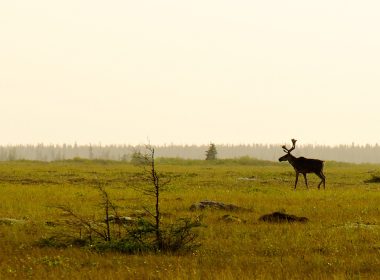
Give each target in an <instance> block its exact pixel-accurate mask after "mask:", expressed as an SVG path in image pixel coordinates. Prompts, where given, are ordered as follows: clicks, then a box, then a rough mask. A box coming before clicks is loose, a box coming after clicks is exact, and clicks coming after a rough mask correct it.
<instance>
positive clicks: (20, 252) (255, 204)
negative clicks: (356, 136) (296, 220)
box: [0, 159, 380, 279]
mask: <svg viewBox="0 0 380 280" xmlns="http://www.w3.org/2000/svg"><path fill="white" fill-rule="evenodd" d="M157 170H158V171H159V172H161V174H163V176H166V177H170V178H171V183H170V185H169V186H168V188H167V190H166V191H165V192H163V193H162V214H163V218H164V219H166V220H168V221H170V220H171V219H174V218H175V216H189V217H190V216H193V215H198V214H202V215H203V223H204V224H205V227H202V228H201V229H200V239H201V240H200V242H201V243H202V246H201V247H200V248H199V249H198V250H197V251H194V252H192V253H190V254H163V255H162V254H153V253H149V254H139V255H127V254H120V253H97V252H94V251H91V250H84V249H80V248H76V247H71V248H66V249H60V248H46V247H44V248H41V247H39V246H37V245H36V241H38V240H39V239H40V238H41V237H44V236H48V235H49V234H50V233H51V232H52V230H54V227H52V226H49V225H48V224H47V223H46V222H48V221H51V222H54V221H56V220H58V219H59V217H60V216H59V215H60V213H59V211H57V210H56V209H55V208H52V207H50V206H52V205H59V204H69V205H71V206H72V207H73V208H74V209H75V210H76V211H78V212H79V213H81V214H83V215H99V217H100V216H101V211H100V210H99V208H98V207H94V205H96V203H97V202H99V201H100V200H99V194H98V191H97V190H96V188H95V186H96V184H97V182H99V181H102V182H103V183H104V185H105V186H106V187H107V190H108V191H109V194H110V196H111V199H112V200H113V201H116V202H117V203H118V204H119V205H120V211H122V212H123V213H125V214H126V215H129V214H132V213H134V212H135V211H136V210H141V209H142V207H143V206H147V205H150V201H149V198H147V197H143V196H141V193H139V192H137V191H136V190H135V188H134V187H135V186H136V185H138V184H142V182H141V181H140V180H139V175H141V172H143V171H142V170H141V167H139V166H134V165H130V164H128V163H120V162H108V161H88V160H85V161H82V160H73V161H61V162H52V163H41V162H27V161H23V162H17V161H16V162H4V163H0V195H1V198H2V200H1V203H0V218H14V219H19V220H22V221H25V222H24V223H21V224H15V225H11V226H10V225H5V224H0V239H1V242H0V279H28V278H32V279H59V278H63V279H356V278H361V277H362V278H368V279H376V278H378V275H380V183H376V182H375V183H366V182H365V181H366V180H368V179H370V178H371V174H377V173H376V172H378V170H380V166H379V165H350V164H339V163H330V162H328V163H327V164H326V167H325V173H326V177H327V181H326V182H327V185H326V190H325V191H323V190H320V191H318V190H317V189H316V186H317V183H318V181H319V180H318V178H317V177H316V176H313V175H309V186H310V189H309V190H307V189H306V187H305V186H304V183H303V181H302V180H300V182H299V185H298V188H297V191H293V190H292V187H293V183H294V179H295V178H294V177H295V176H294V171H293V170H292V168H291V167H290V166H289V165H287V164H277V163H268V162H263V163H262V164H260V162H259V161H255V160H250V159H240V160H223V161H216V162H215V163H210V162H207V163H206V162H205V161H186V160H181V159H158V160H157ZM205 199H208V200H215V201H221V202H225V203H232V204H236V205H238V206H241V207H244V208H246V209H248V211H240V212H239V211H237V212H233V213H232V212H228V211H224V210H204V211H203V212H197V213H193V212H191V211H190V210H189V208H190V206H191V204H193V203H195V202H199V201H201V200H205ZM278 210H281V211H286V212H287V213H290V214H295V215H299V216H306V217H307V218H309V220H310V222H309V223H306V224H266V223H262V222H258V218H259V217H260V216H261V215H263V214H267V213H270V212H273V211H278ZM225 214H232V215H234V216H238V217H239V218H240V219H241V220H242V221H245V223H244V222H241V223H239V222H231V223H226V222H224V221H223V220H222V219H221V217H222V216H223V215H225Z"/></svg>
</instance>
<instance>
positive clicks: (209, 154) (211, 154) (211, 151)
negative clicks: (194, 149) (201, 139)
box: [206, 143, 218, 160]
mask: <svg viewBox="0 0 380 280" xmlns="http://www.w3.org/2000/svg"><path fill="white" fill-rule="evenodd" d="M217 153H218V152H217V151H216V147H215V144H213V143H211V144H210V146H209V148H208V150H207V151H206V160H215V159H216V154H217Z"/></svg>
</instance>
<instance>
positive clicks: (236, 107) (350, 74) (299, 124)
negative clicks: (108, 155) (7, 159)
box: [0, 0, 380, 145]
mask: <svg viewBox="0 0 380 280" xmlns="http://www.w3.org/2000/svg"><path fill="white" fill-rule="evenodd" d="M379 12H380V1H375V0H374V1H370V0H366V1H357V0H355V1H350V0H319V1H311V0H310V1H309V0H297V1H295V0H287V1H283V0H278V1H273V0H272V1H271V0H268V1H262V0H257V1H255V0H237V1H231V0H228V1H223V0H199V1H198V0H192V1H181V0H172V1H169V0H151V1H145V0H138V1H136V0H133V1H129V0H111V1H103V0H102V1H100V0H65V1H58V0H33V1H30V0H12V1H1V2H0V97H1V103H0V131H1V134H0V135H1V137H0V144H26V143H30V144H36V143H40V142H44V143H48V144H49V143H54V144H61V143H74V142H77V143H78V144H88V143H99V142H101V143H103V144H110V143H115V144H123V143H126V144H143V143H146V142H147V139H149V140H150V142H151V143H152V144H164V143H167V144H170V143H175V144H208V143H210V142H215V143H225V144H240V143H288V142H290V138H293V137H294V138H297V139H298V140H299V142H298V143H300V144H306V143H311V144H332V145H335V144H339V143H345V144H346V143H352V142H355V143H358V144H365V143H370V144H375V143H380V130H379V127H380V110H379V108H380V16H379Z"/></svg>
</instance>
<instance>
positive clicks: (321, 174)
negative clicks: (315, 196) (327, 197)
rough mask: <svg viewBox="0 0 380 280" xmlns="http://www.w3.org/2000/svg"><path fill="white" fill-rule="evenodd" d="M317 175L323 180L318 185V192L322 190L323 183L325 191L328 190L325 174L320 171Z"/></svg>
mask: <svg viewBox="0 0 380 280" xmlns="http://www.w3.org/2000/svg"><path fill="white" fill-rule="evenodd" d="M315 174H317V176H318V177H319V178H321V182H320V183H319V184H318V190H319V188H320V186H321V184H322V183H323V189H326V177H325V175H324V174H323V172H322V171H320V172H319V173H315Z"/></svg>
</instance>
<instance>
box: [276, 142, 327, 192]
mask: <svg viewBox="0 0 380 280" xmlns="http://www.w3.org/2000/svg"><path fill="white" fill-rule="evenodd" d="M296 142H297V140H295V139H292V143H293V146H292V147H291V148H290V149H288V148H286V146H285V145H283V146H282V149H283V150H284V152H285V153H286V155H284V156H282V157H280V158H279V159H278V160H279V161H288V162H289V163H290V164H291V165H292V166H293V168H294V171H295V172H296V182H295V184H294V190H296V188H297V183H298V175H299V174H300V173H301V174H302V175H303V177H304V178H305V184H306V187H307V188H309V186H308V184H307V178H306V174H307V173H314V174H316V175H317V176H318V177H319V178H321V182H320V183H319V184H318V189H319V188H320V186H321V184H322V183H323V189H325V188H326V186H325V183H326V177H325V175H324V174H323V164H324V162H323V161H322V160H319V159H310V158H304V157H295V156H293V155H292V154H291V153H290V152H291V151H293V150H294V149H295V148H296Z"/></svg>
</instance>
